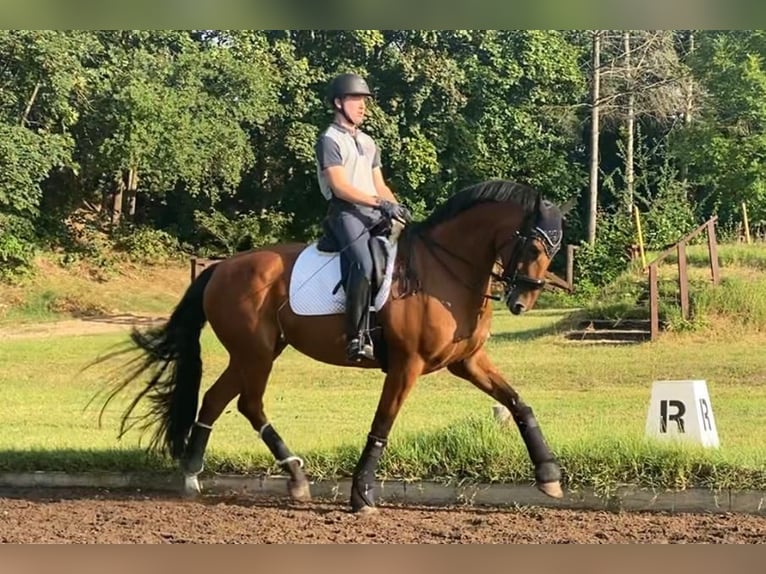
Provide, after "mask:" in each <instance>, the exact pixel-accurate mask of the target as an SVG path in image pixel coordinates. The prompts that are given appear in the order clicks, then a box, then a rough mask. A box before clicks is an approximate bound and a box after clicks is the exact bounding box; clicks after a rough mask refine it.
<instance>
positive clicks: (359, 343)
mask: <svg viewBox="0 0 766 574" xmlns="http://www.w3.org/2000/svg"><path fill="white" fill-rule="evenodd" d="M369 316H370V282H369V281H368V280H367V278H366V277H365V276H364V273H362V270H361V269H360V268H359V266H357V265H352V266H351V269H350V270H349V275H348V282H347V283H346V340H347V341H348V345H347V347H346V353H347V355H348V359H349V361H353V362H357V363H358V362H359V361H361V360H362V359H370V360H372V361H374V360H375V354H374V352H373V348H372V341H371V340H370V339H369V334H368V333H369V324H370V321H369Z"/></svg>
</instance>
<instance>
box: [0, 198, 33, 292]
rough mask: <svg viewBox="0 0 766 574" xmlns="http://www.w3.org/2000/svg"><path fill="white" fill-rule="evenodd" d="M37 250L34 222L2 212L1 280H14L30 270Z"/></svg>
mask: <svg viewBox="0 0 766 574" xmlns="http://www.w3.org/2000/svg"><path fill="white" fill-rule="evenodd" d="M36 251H37V246H36V238H35V229H34V225H33V224H32V222H31V221H30V220H29V219H26V218H24V217H20V216H17V215H8V214H4V213H2V212H0V281H12V280H14V279H17V278H19V276H21V275H24V274H25V273H26V272H28V271H29V269H30V266H31V264H32V260H33V258H34V255H35V252H36Z"/></svg>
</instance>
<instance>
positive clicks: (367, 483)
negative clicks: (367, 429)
mask: <svg viewBox="0 0 766 574" xmlns="http://www.w3.org/2000/svg"><path fill="white" fill-rule="evenodd" d="M387 442H388V441H386V439H383V438H378V437H375V436H372V435H369V436H368V437H367V444H366V445H365V447H364V450H363V451H362V456H360V457H359V462H358V463H357V465H356V468H355V469H354V480H353V484H352V485H351V507H352V509H353V510H359V509H360V508H362V507H364V506H370V507H372V506H375V497H374V489H375V470H376V469H377V468H378V460H379V459H380V456H381V455H382V454H383V449H385V447H386V443H387Z"/></svg>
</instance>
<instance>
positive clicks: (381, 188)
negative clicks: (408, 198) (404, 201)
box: [372, 144, 399, 203]
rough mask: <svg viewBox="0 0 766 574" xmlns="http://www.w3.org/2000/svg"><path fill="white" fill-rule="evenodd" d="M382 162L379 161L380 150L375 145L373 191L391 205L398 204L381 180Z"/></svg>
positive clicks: (382, 179)
mask: <svg viewBox="0 0 766 574" xmlns="http://www.w3.org/2000/svg"><path fill="white" fill-rule="evenodd" d="M382 163H383V162H382V161H381V159H380V148H379V147H378V145H377V144H375V158H374V159H373V160H372V183H373V184H374V185H375V191H377V192H378V195H379V196H380V198H381V199H387V200H388V201H390V202H392V203H399V201H397V199H396V196H395V195H394V192H393V191H391V188H390V187H388V185H387V184H386V180H385V179H384V178H383V170H382V169H381V165H382Z"/></svg>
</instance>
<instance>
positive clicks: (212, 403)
mask: <svg viewBox="0 0 766 574" xmlns="http://www.w3.org/2000/svg"><path fill="white" fill-rule="evenodd" d="M241 388H242V384H241V379H240V377H239V374H238V372H237V370H236V369H233V368H232V366H231V365H229V366H228V367H227V368H226V370H225V371H224V372H223V373H221V376H220V377H218V380H217V381H216V382H215V383H214V384H213V386H211V387H210V389H208V391H207V392H206V393H205V395H204V397H203V399H202V407H201V408H200V411H199V415H198V416H197V421H196V422H195V423H194V426H193V427H192V430H191V434H190V436H189V440H188V441H187V443H186V449H185V450H184V454H183V456H182V457H181V461H180V463H181V470H182V471H183V473H184V494H186V495H187V496H194V495H197V494H199V493H200V485H199V480H198V479H197V475H198V474H199V473H200V472H202V469H203V467H204V458H205V449H206V448H207V442H208V439H209V438H210V432H211V431H212V430H213V425H214V424H215V421H216V420H218V417H219V416H221V413H222V412H223V409H224V408H226V405H228V404H229V403H230V402H231V400H232V399H233V398H234V397H235V396H237V394H238V393H239V392H240V390H241Z"/></svg>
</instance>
